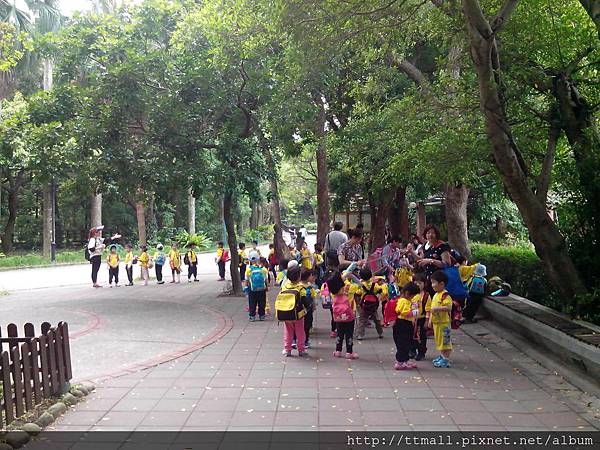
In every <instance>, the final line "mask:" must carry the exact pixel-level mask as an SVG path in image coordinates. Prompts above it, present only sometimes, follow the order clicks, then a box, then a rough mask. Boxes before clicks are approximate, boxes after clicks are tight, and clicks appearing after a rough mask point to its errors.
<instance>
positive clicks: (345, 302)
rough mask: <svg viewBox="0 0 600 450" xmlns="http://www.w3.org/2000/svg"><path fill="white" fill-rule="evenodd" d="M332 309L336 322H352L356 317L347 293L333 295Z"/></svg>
mask: <svg viewBox="0 0 600 450" xmlns="http://www.w3.org/2000/svg"><path fill="white" fill-rule="evenodd" d="M332 311H333V321H334V322H352V321H353V320H354V318H355V316H354V310H353V309H352V307H351V306H350V299H349V298H348V295H347V294H342V293H339V294H336V295H334V296H333V303H332Z"/></svg>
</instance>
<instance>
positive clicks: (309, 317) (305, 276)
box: [300, 268, 318, 348]
mask: <svg viewBox="0 0 600 450" xmlns="http://www.w3.org/2000/svg"><path fill="white" fill-rule="evenodd" d="M316 279H317V274H316V272H315V270H314V269H306V268H303V269H302V270H301V272H300V282H301V283H302V286H303V287H304V289H305V292H306V298H307V303H308V304H309V305H310V306H309V307H307V308H306V316H305V317H304V334H305V341H304V347H306V348H310V346H311V343H310V330H311V329H312V327H313V322H314V311H315V309H316V305H317V296H318V291H317V289H316V286H315V280H316Z"/></svg>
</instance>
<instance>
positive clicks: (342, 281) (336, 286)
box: [327, 270, 358, 359]
mask: <svg viewBox="0 0 600 450" xmlns="http://www.w3.org/2000/svg"><path fill="white" fill-rule="evenodd" d="M351 273H352V272H351V271H350V270H346V271H344V272H343V273H342V274H340V273H339V272H334V273H333V275H332V276H331V277H330V278H329V279H328V280H327V286H328V287H329V292H330V293H331V295H332V297H333V308H334V309H337V305H338V304H341V303H343V302H347V303H348V305H347V306H346V305H343V306H344V307H345V308H347V309H348V311H349V313H350V314H351V315H353V318H352V320H350V321H344V322H342V321H337V320H336V341H335V352H334V353H333V356H334V357H335V358H341V357H342V347H343V343H344V340H345V341H346V358H347V359H357V358H358V354H356V353H354V324H355V322H356V321H355V319H354V317H355V316H356V302H355V301H354V296H353V295H348V290H349V288H350V286H351V283H350V282H349V281H348V278H349V276H350V274H351ZM333 314H334V319H335V314H336V312H335V311H334V313H333Z"/></svg>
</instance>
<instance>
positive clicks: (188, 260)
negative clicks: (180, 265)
mask: <svg viewBox="0 0 600 450" xmlns="http://www.w3.org/2000/svg"><path fill="white" fill-rule="evenodd" d="M188 247H189V250H188V251H187V252H186V254H185V258H184V260H183V262H184V263H185V264H187V266H188V283H191V282H192V275H193V276H194V281H200V280H198V256H197V255H196V244H194V243H193V242H191V243H189V244H188Z"/></svg>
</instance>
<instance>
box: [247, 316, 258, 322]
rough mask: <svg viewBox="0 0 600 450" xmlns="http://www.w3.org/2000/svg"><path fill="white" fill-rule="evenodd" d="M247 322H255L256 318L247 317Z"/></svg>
mask: <svg viewBox="0 0 600 450" xmlns="http://www.w3.org/2000/svg"><path fill="white" fill-rule="evenodd" d="M248 320H250V322H254V321H255V320H256V317H254V316H249V317H248Z"/></svg>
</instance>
